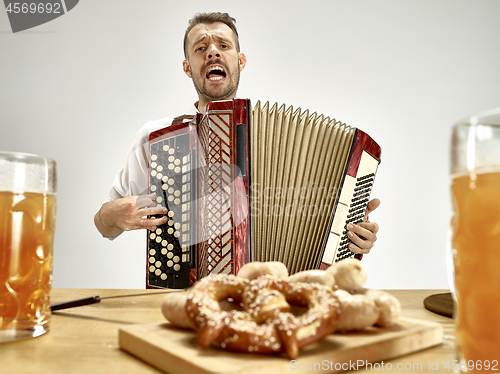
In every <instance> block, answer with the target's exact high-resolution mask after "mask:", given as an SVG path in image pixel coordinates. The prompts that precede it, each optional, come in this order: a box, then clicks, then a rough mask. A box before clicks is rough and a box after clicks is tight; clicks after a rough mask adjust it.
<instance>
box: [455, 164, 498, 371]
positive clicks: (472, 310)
mask: <svg viewBox="0 0 500 374" xmlns="http://www.w3.org/2000/svg"><path fill="white" fill-rule="evenodd" d="M451 191H452V197H453V206H454V212H455V216H454V219H453V224H452V228H453V249H454V265H455V292H456V296H457V304H458V310H457V321H456V334H457V339H458V343H459V345H460V350H461V353H462V355H463V359H464V360H465V361H463V362H462V366H463V367H464V368H465V367H467V368H468V369H469V372H476V371H477V372H481V373H487V372H499V371H500V354H499V353H498V352H499V348H498V343H499V342H500V302H499V300H498V297H499V295H498V291H499V290H500V270H499V265H500V172H491V173H483V174H470V175H464V176H460V177H455V178H454V179H453V180H452V186H451Z"/></svg>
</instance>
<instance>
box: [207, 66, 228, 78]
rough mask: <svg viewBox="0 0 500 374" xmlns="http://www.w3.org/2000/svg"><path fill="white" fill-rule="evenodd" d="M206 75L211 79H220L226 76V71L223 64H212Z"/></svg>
mask: <svg viewBox="0 0 500 374" xmlns="http://www.w3.org/2000/svg"><path fill="white" fill-rule="evenodd" d="M205 76H206V77H207V79H208V80H210V81H218V80H221V79H222V78H225V77H226V72H225V71H224V68H223V67H222V66H210V67H209V68H208V69H207V74H206V75H205Z"/></svg>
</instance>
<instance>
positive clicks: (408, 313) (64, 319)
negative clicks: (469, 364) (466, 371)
mask: <svg viewBox="0 0 500 374" xmlns="http://www.w3.org/2000/svg"><path fill="white" fill-rule="evenodd" d="M157 292H158V290H102V289H98V290H97V289H54V290H53V291H52V304H56V303H60V302H64V301H69V300H73V299H79V298H84V297H89V296H96V295H99V296H101V297H104V296H111V295H120V294H132V293H149V294H148V295H146V296H139V297H130V298H117V299H106V300H102V301H101V302H100V303H98V304H92V305H88V306H82V307H77V308H73V309H65V310H61V311H59V312H54V314H53V315H52V320H51V330H50V332H49V333H47V334H45V335H43V336H41V337H38V338H34V339H28V340H21V341H15V342H8V343H0V373H12V374H25V373H26V374H44V373H50V374H58V373H61V374H67V373H71V374H78V373H85V374H87V373H92V374H98V373H105V374H112V373H117V374H118V373H119V374H128V373H130V374H142V373H159V371H158V370H156V369H154V368H153V367H151V366H149V365H148V364H146V363H144V362H142V361H140V360H138V359H136V358H135V357H134V356H131V355H129V354H128V353H126V352H124V351H122V350H121V349H120V348H119V346H118V329H119V328H120V327H121V326H125V325H129V324H142V323H150V322H157V321H162V320H164V318H163V316H162V314H161V311H160V305H161V302H162V300H163V296H164V295H154V293H157ZM389 292H390V293H392V294H393V295H394V296H396V297H397V298H398V299H399V300H400V302H401V305H402V307H403V315H404V316H405V317H410V318H417V319H422V320H426V321H433V322H438V323H441V324H442V325H443V327H444V343H443V344H441V345H439V346H436V347H433V348H430V349H426V350H423V351H420V352H416V353H413V354H410V355H407V356H404V357H400V358H397V359H393V360H390V361H388V362H390V363H391V364H392V367H393V369H392V371H394V372H397V370H396V367H397V365H398V363H401V364H402V365H404V366H401V365H400V366H399V367H401V368H405V369H404V370H402V371H405V372H409V373H411V372H418V373H436V372H452V371H450V370H447V369H445V368H444V365H445V363H446V361H448V360H449V361H450V364H451V360H454V359H455V357H454V353H453V352H454V332H453V328H454V323H453V320H452V319H450V318H447V317H442V316H440V315H437V314H434V313H432V312H429V311H427V310H426V309H425V308H424V306H423V300H424V298H425V297H427V296H429V295H431V294H435V293H443V292H447V290H391V291H389ZM429 364H433V366H432V367H429ZM436 364H437V367H436ZM436 368H437V369H438V370H435V369H436ZM407 369H409V370H407ZM379 370H380V371H383V370H382V369H379ZM368 371H370V372H373V369H372V370H358V371H357V372H368ZM402 371H399V372H402ZM291 372H292V370H291Z"/></svg>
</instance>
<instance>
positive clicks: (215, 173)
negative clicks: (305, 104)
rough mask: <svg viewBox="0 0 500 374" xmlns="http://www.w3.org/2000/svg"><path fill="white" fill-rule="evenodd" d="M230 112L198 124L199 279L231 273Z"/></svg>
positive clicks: (231, 178)
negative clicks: (199, 150)
mask: <svg viewBox="0 0 500 374" xmlns="http://www.w3.org/2000/svg"><path fill="white" fill-rule="evenodd" d="M232 120H233V117H232V110H230V111H226V112H220V113H214V114H213V115H210V116H207V117H205V119H204V120H203V121H202V122H201V123H200V124H199V125H198V136H199V139H200V146H201V147H200V148H201V150H202V151H201V152H202V153H203V156H202V157H203V161H204V167H203V168H201V169H200V210H199V211H200V212H201V216H200V228H201V231H200V235H201V238H203V240H202V241H201V242H200V243H199V245H198V249H197V256H198V278H201V277H204V276H207V275H209V274H211V273H214V274H220V273H224V274H231V273H234V265H233V263H234V240H233V234H234V232H233V229H234V227H235V225H234V222H233V216H232V207H233V206H234V201H232V199H233V196H232V194H231V191H228V190H227V189H228V186H230V185H231V182H232V181H233V180H234V178H235V175H234V172H235V170H234V168H233V167H231V164H232V157H231V155H232V139H233V131H234V128H233V121H232Z"/></svg>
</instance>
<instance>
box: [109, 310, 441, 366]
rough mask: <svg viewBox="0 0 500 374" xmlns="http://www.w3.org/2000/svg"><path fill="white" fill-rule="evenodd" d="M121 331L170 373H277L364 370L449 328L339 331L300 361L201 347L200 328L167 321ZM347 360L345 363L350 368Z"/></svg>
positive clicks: (135, 349)
mask: <svg viewBox="0 0 500 374" xmlns="http://www.w3.org/2000/svg"><path fill="white" fill-rule="evenodd" d="M118 336H119V345H120V347H121V348H122V349H123V350H125V351H127V352H129V353H131V354H132V355H134V356H136V357H138V358H140V359H141V360H143V361H145V362H147V363H149V364H150V365H152V366H154V367H156V368H158V369H160V370H162V371H164V372H165V373H175V374H184V373H186V374H188V373H189V374H191V373H203V374H205V373H207V374H208V373H211V374H213V373H224V374H236V373H238V374H246V373H259V374H268V373H269V374H271V373H272V374H277V373H290V372H291V371H294V370H295V371H296V370H299V368H300V367H302V368H303V370H304V369H305V368H307V367H308V366H307V365H308V364H309V365H310V366H309V367H310V368H312V369H314V368H316V369H317V372H321V373H337V372H340V371H344V370H345V369H346V368H348V367H349V365H354V364H356V365H357V364H358V363H359V364H360V366H359V367H356V369H360V368H361V363H365V362H371V363H374V362H379V361H382V360H388V359H391V358H395V357H399V356H403V355H405V354H408V353H410V352H415V351H419V350H422V349H424V348H428V347H432V346H434V345H437V344H440V343H442V341H443V328H442V326H441V325H440V324H437V323H431V322H426V321H421V320H416V319H409V318H402V319H401V320H400V322H399V323H398V324H397V325H395V326H392V327H390V328H376V327H373V328H370V329H367V330H364V331H363V332H352V333H336V334H332V335H329V336H327V337H326V338H324V339H322V340H321V341H319V342H316V343H314V344H311V345H309V346H307V347H304V348H302V349H301V350H300V354H299V357H298V359H297V360H296V362H291V361H290V360H289V359H288V358H287V357H286V356H285V355H283V356H264V355H253V354H238V353H232V352H227V351H222V350H219V349H216V348H209V349H200V348H197V347H196V335H195V333H194V332H192V331H189V330H183V329H179V328H176V327H174V326H173V325H171V324H170V323H169V322H166V321H165V322H156V323H150V324H144V325H131V326H126V327H122V328H120V330H119V333H118ZM358 360H359V361H358ZM341 364H344V365H343V367H344V370H342V365H341ZM299 365H300V366H299ZM314 365H316V366H314ZM336 368H337V369H340V370H336ZM350 368H351V369H352V368H353V367H352V366H350ZM307 372H308V373H310V372H316V371H315V370H307Z"/></svg>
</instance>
